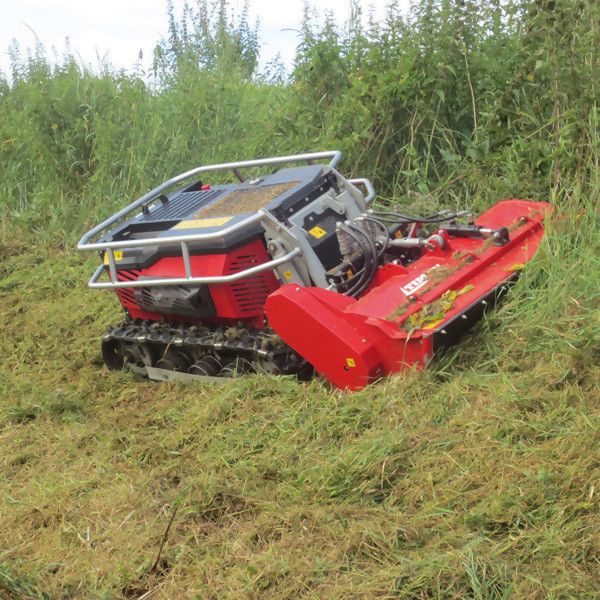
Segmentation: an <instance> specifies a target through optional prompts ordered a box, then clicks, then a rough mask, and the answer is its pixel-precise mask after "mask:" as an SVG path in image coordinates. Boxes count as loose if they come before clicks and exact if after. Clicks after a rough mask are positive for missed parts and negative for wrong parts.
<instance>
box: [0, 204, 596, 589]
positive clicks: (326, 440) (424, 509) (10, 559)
mask: <svg viewBox="0 0 600 600" xmlns="http://www.w3.org/2000/svg"><path fill="white" fill-rule="evenodd" d="M565 202H568V200H565V199H563V205H564V206H565V208H566V207H568V203H566V204H565ZM575 205H576V206H577V207H578V214H576V215H575V216H574V217H565V216H564V215H562V214H561V215H559V218H557V219H556V220H555V225H553V227H551V232H550V235H549V238H548V239H547V241H546V242H545V244H544V245H543V248H542V249H541V251H540V253H539V254H538V257H537V259H536V261H535V263H534V264H532V265H531V266H530V268H529V269H528V270H527V272H526V273H525V274H524V276H523V278H522V279H521V281H520V282H519V284H518V285H517V287H516V288H515V289H514V290H513V292H512V294H511V299H510V300H509V301H508V303H507V304H505V305H504V307H503V308H502V309H501V310H500V311H498V312H497V313H495V315H494V316H492V317H491V318H490V319H489V320H488V321H487V322H486V323H485V324H484V325H482V326H480V327H479V328H478V329H477V331H476V332H475V334H474V335H471V336H470V337H469V339H468V341H467V342H466V343H465V344H464V345H463V346H462V347H461V348H459V349H458V350H457V351H455V352H453V353H451V354H449V355H447V356H445V357H443V358H441V359H439V360H438V361H437V362H436V363H435V366H434V368H433V369H432V370H431V371H429V372H427V373H416V372H406V373H403V374H402V375H400V376H398V377H396V378H393V379H390V380H387V381H385V382H383V383H380V384H378V385H375V386H372V387H371V388H369V389H366V390H364V391H362V392H359V393H355V394H344V393H341V392H339V391H333V390H331V389H329V388H328V387H327V386H326V385H325V384H324V383H322V382H321V381H318V380H315V381H313V382H311V383H310V384H308V385H302V384H298V383H296V382H295V381H292V380H286V379H268V378H266V377H262V376H252V377H247V378H244V379H240V380H237V381H232V382H229V383H226V384H224V385H223V386H222V387H219V388H212V387H203V386H180V385H176V384H152V383H146V382H138V381H136V380H135V379H134V378H133V377H132V376H130V375H128V374H124V373H107V372H106V371H105V370H104V369H103V368H102V366H101V362H100V359H99V357H98V339H99V337H100V335H101V333H102V331H103V329H104V327H105V326H106V325H107V324H108V323H110V322H111V321H114V320H115V318H116V312H117V303H116V300H115V299H114V298H113V297H112V296H111V295H110V294H101V293H91V292H89V291H86V290H85V287H84V286H85V284H84V281H85V279H86V276H87V275H88V273H89V271H90V269H91V263H85V262H83V260H82V257H81V256H79V255H76V254H75V253H73V252H72V251H64V250H56V249H52V248H47V247H35V246H34V247H33V248H31V247H28V245H27V244H25V243H24V242H10V243H8V242H7V243H4V244H3V245H2V246H1V247H0V250H1V254H2V262H1V264H0V328H1V331H2V337H1V338H0V352H1V354H2V361H1V364H0V444H1V446H2V453H1V454H0V474H1V476H0V597H2V598H28V597H35V598H37V597H43V596H42V594H47V597H50V598H61V597H76V598H95V597H98V598H120V597H125V598H137V597H140V596H143V594H145V593H146V592H150V591H152V590H154V591H155V592H156V595H155V596H154V595H153V596H152V597H159V598H160V597H162V598H180V597H198V598H227V597H230V598H246V597H248V598H254V597H264V598H285V597H290V596H291V597H306V598H353V597H354V598H365V597H394V598H396V597H400V598H425V597H436V598H463V597H473V598H501V597H509V596H512V597H518V598H525V597H527V598H536V597H537V598H542V597H551V598H561V597H573V596H577V597H590V598H591V597H595V594H596V591H597V590H598V589H599V588H600V576H599V575H598V570H597V565H598V560H599V559H600V541H599V540H600V537H599V535H598V534H599V528H600V516H599V514H598V497H599V494H600V485H599V481H598V479H599V477H600V461H599V458H600V456H599V454H598V450H597V448H598V442H599V437H600V436H599V433H598V432H599V431H600V416H599V415H600V411H599V409H600V392H599V390H598V371H597V362H598V339H599V335H598V332H599V330H600V320H599V318H598V312H597V311H598V295H599V292H600V282H599V281H598V276H597V274H598V267H599V264H598V256H599V255H600V252H599V251H600V248H599V245H600V244H599V240H598V234H597V232H598V214H597V209H596V207H595V205H594V202H592V201H590V202H588V203H587V207H586V203H585V202H584V201H582V200H581V199H578V200H577V202H576V203H575ZM565 212H566V211H565ZM176 507H178V510H177V514H176V515H175V518H174V521H173V525H172V527H171V530H170V532H169V536H168V539H167V541H166V544H165V547H164V550H163V553H162V558H161V561H160V564H159V566H158V567H157V568H156V569H155V570H154V572H151V567H152V564H153V563H154V561H155V559H156V556H157V552H158V548H159V545H160V543H161V539H162V537H163V532H164V531H165V528H166V527H167V524H168V522H169V519H170V517H171V516H172V514H173V511H174V509H175V508H176ZM145 597H149V596H148V595H147V596H145Z"/></svg>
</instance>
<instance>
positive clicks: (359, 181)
mask: <svg viewBox="0 0 600 600" xmlns="http://www.w3.org/2000/svg"><path fill="white" fill-rule="evenodd" d="M348 181H349V182H350V183H351V184H353V185H364V186H365V189H366V190H367V195H366V196H365V204H366V205H369V204H371V202H373V200H374V199H375V196H377V193H376V192H375V188H374V187H373V184H372V183H371V180H370V179H367V178H366V177H357V178H355V179H348Z"/></svg>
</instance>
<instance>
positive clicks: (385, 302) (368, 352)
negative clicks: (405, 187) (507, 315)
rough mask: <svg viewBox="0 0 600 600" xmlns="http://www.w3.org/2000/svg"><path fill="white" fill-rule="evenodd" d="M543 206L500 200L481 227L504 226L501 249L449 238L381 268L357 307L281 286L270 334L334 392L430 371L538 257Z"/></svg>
mask: <svg viewBox="0 0 600 600" xmlns="http://www.w3.org/2000/svg"><path fill="white" fill-rule="evenodd" d="M550 210H551V207H550V205H549V204H547V203H541V202H529V201H523V200H506V201H503V202H499V203H498V204H496V205H495V206H493V207H492V208H491V209H489V210H488V211H487V212H486V213H484V214H483V215H481V217H480V218H479V219H477V221H476V224H477V225H480V226H482V227H489V228H498V227H508V228H509V230H510V239H509V241H508V242H507V243H505V244H504V245H495V244H493V243H491V240H490V239H488V240H483V239H476V238H469V237H450V236H448V235H447V234H445V232H444V231H443V230H440V231H439V232H438V233H440V234H441V235H442V236H443V239H444V243H443V245H442V247H440V246H439V245H437V246H436V247H435V249H433V250H431V249H430V250H426V251H425V252H424V253H423V255H422V256H421V257H420V258H419V259H417V260H416V261H414V262H413V263H411V264H409V265H408V266H406V267H405V266H401V265H399V264H394V263H388V264H386V265H384V266H381V267H380V268H379V269H378V271H377V275H376V277H375V279H374V280H373V282H372V284H371V285H370V287H369V289H368V290H367V291H366V292H365V293H364V294H363V295H362V296H361V297H360V298H358V299H354V298H351V297H348V296H346V295H342V294H339V293H336V292H332V291H328V290H326V289H322V288H315V287H301V286H298V285H284V286H282V287H280V288H279V289H278V290H276V291H275V292H273V293H272V294H271V295H270V296H269V297H268V299H267V303H266V313H267V318H268V321H269V325H270V326H271V327H272V328H273V329H274V331H275V332H276V333H277V334H278V335H279V336H280V337H281V338H282V339H283V340H284V341H285V343H286V344H288V345H289V346H291V347H292V348H293V349H294V350H296V352H298V353H299V354H300V355H301V356H302V357H303V358H304V359H306V360H307V361H308V362H310V363H311V364H312V365H313V366H314V368H315V369H316V370H317V371H318V372H319V373H321V374H322V375H323V376H324V377H326V378H327V379H329V380H330V381H331V382H332V383H333V384H334V385H336V386H337V387H340V388H346V389H352V390H356V389H360V388H362V387H364V386H365V385H367V384H369V383H370V382H372V381H374V380H376V379H378V378H380V377H382V376H384V375H388V374H390V373H395V372H397V371H399V370H401V369H403V368H405V367H410V366H413V365H414V366H417V367H418V368H421V367H424V366H426V365H427V363H428V362H429V361H430V360H431V358H432V356H433V354H434V353H435V352H436V351H437V350H438V349H441V348H444V347H447V346H450V345H452V344H454V343H455V342H456V341H457V340H458V338H459V337H460V335H461V334H462V333H464V332H465V331H466V330H467V329H468V328H469V327H470V326H471V325H472V324H473V323H474V322H476V321H477V320H478V319H479V318H480V317H481V314H482V312H483V311H484V310H485V308H486V306H487V305H491V304H493V302H494V301H495V300H496V298H497V296H498V294H501V293H502V292H503V291H504V290H505V289H506V284H507V283H508V282H509V281H510V280H511V279H514V278H515V277H516V276H517V275H518V272H519V270H520V269H521V268H522V267H523V265H524V264H525V263H527V262H528V261H529V260H530V259H531V257H532V256H533V254H534V253H535V252H536V250H537V248H538V246H539V244H540V242H541V239H542V237H543V233H544V232H543V221H544V217H545V215H546V214H547V213H548V212H549V211H550Z"/></svg>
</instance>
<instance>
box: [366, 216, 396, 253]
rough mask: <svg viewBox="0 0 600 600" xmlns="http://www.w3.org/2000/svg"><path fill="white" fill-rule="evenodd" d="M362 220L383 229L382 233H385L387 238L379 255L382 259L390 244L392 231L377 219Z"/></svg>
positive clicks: (367, 218)
mask: <svg viewBox="0 0 600 600" xmlns="http://www.w3.org/2000/svg"><path fill="white" fill-rule="evenodd" d="M362 220H363V221H368V222H369V223H374V224H375V225H377V226H378V227H381V231H383V234H384V236H385V238H384V241H383V246H382V247H381V249H380V250H379V252H378V255H379V256H380V257H381V256H383V253H384V252H385V251H386V250H387V247H388V244H389V242H390V230H389V229H388V226H387V225H386V224H385V223H384V222H383V221H379V220H378V219H377V218H375V217H362Z"/></svg>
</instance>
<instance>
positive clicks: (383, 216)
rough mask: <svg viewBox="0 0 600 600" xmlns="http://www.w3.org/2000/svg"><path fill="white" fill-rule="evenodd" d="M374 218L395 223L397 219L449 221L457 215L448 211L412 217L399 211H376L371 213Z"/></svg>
mask: <svg viewBox="0 0 600 600" xmlns="http://www.w3.org/2000/svg"><path fill="white" fill-rule="evenodd" d="M371 214H372V215H373V216H374V217H375V218H377V219H379V220H381V221H384V222H387V223H396V222H398V221H404V222H406V223H443V222H444V221H450V220H452V219H456V218H457V217H458V216H459V215H458V214H457V213H449V214H445V215H438V216H434V215H432V216H429V217H413V216H410V215H403V214H400V213H394V212H387V211H378V212H373V213H371Z"/></svg>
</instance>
